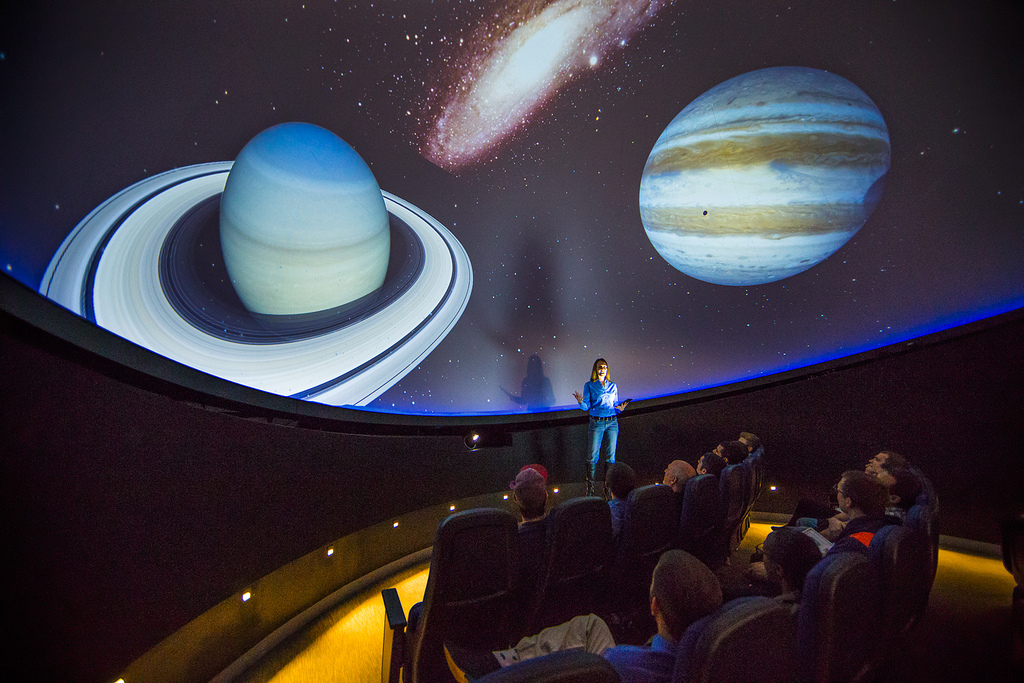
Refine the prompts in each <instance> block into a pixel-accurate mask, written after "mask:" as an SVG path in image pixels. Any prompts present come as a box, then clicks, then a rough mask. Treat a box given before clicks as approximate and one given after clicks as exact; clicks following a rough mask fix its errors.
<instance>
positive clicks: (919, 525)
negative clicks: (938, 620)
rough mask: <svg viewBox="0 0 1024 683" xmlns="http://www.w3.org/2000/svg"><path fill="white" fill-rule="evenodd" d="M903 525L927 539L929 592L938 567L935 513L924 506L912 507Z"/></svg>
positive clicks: (937, 534) (937, 537)
mask: <svg viewBox="0 0 1024 683" xmlns="http://www.w3.org/2000/svg"><path fill="white" fill-rule="evenodd" d="M903 525H904V526H905V527H907V528H909V529H911V530H912V531H914V532H916V533H919V534H921V535H922V536H923V537H924V538H926V539H928V569H929V571H928V573H927V575H926V577H925V578H926V579H927V586H928V590H929V591H931V588H932V582H933V581H934V580H935V572H936V571H937V570H938V567H939V530H938V527H937V525H936V520H935V513H934V512H932V507H931V506H929V505H926V504H919V505H912V506H911V507H910V509H909V510H907V516H906V517H905V518H904V519H903Z"/></svg>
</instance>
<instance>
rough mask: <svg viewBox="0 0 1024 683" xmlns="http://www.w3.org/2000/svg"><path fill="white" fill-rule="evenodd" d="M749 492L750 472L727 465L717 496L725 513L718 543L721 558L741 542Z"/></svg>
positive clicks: (720, 479) (742, 466)
mask: <svg viewBox="0 0 1024 683" xmlns="http://www.w3.org/2000/svg"><path fill="white" fill-rule="evenodd" d="M749 490H750V470H748V469H747V467H746V466H745V465H743V464H742V463H740V464H736V465H729V466H728V467H726V468H725V469H724V470H722V476H721V477H719V488H718V495H719V497H720V500H721V506H722V510H723V511H724V513H725V521H724V522H723V525H722V528H721V533H720V536H719V541H718V542H719V543H721V544H722V550H721V553H722V555H723V557H728V556H729V554H730V553H732V551H733V550H735V549H736V548H738V547H739V545H740V541H741V540H743V531H744V529H743V517H744V515H746V512H747V497H748V495H749ZM723 561H724V560H723Z"/></svg>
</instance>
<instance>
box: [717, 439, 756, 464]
mask: <svg viewBox="0 0 1024 683" xmlns="http://www.w3.org/2000/svg"><path fill="white" fill-rule="evenodd" d="M714 452H715V455H719V456H721V457H722V458H724V459H725V462H726V464H727V465H735V464H736V463H739V462H743V460H744V459H745V458H746V457H747V455H748V454H749V451H748V450H747V445H746V444H745V443H743V442H742V441H723V442H722V443H720V444H718V445H717V446H715V451H714Z"/></svg>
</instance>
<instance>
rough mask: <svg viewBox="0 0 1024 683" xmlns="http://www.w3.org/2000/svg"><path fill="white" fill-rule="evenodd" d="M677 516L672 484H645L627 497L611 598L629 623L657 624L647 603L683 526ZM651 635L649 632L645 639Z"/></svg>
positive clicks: (613, 570) (617, 549)
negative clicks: (657, 568) (663, 560)
mask: <svg viewBox="0 0 1024 683" xmlns="http://www.w3.org/2000/svg"><path fill="white" fill-rule="evenodd" d="M676 515H677V508H676V496H675V493H673V491H672V489H671V487H668V486H661V485H659V484H652V485H650V486H642V487H639V488H636V489H633V491H632V492H630V494H629V497H628V498H627V499H626V512H625V515H624V517H623V520H622V530H621V531H620V532H619V541H618V544H617V546H616V548H615V560H614V564H613V568H612V586H614V590H612V591H611V595H610V596H609V597H610V598H612V599H613V603H612V605H611V607H612V610H613V611H615V612H616V613H619V614H620V615H621V616H623V617H624V619H626V621H627V623H628V624H634V623H636V624H638V625H640V624H643V625H649V626H653V624H654V622H653V620H652V619H651V616H650V609H649V608H648V606H647V596H648V593H649V591H650V587H651V575H652V574H653V573H654V566H655V565H656V564H658V558H660V557H661V554H662V553H663V552H665V551H666V550H668V549H669V548H671V547H672V544H673V543H675V540H676V532H677V530H678V527H679V519H678V517H677V516H676ZM642 630H643V631H646V630H647V629H642ZM619 635H621V634H619ZM648 635H650V633H645V634H644V635H643V638H646V637H647V636H648ZM641 642H642V641H641Z"/></svg>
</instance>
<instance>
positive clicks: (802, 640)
mask: <svg viewBox="0 0 1024 683" xmlns="http://www.w3.org/2000/svg"><path fill="white" fill-rule="evenodd" d="M880 619H881V600H880V598H879V579H878V572H877V570H876V569H875V567H874V564H873V563H872V562H871V560H870V559H869V558H868V557H867V556H865V555H863V554H861V553H857V552H847V553H836V554H834V555H827V556H825V557H824V558H823V559H822V560H821V562H819V563H818V564H817V565H815V567H814V568H813V569H812V570H811V571H810V573H808V574H807V580H806V581H805V583H804V590H803V594H802V597H801V600H800V612H799V615H798V619H797V648H798V651H799V653H800V673H799V676H798V679H797V680H799V681H801V682H802V683H840V681H842V682H848V681H861V680H865V676H867V675H868V674H869V672H870V671H871V667H872V665H873V663H874V662H875V660H876V654H877V652H878V648H879V646H880V638H881V634H882V629H881V626H880Z"/></svg>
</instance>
